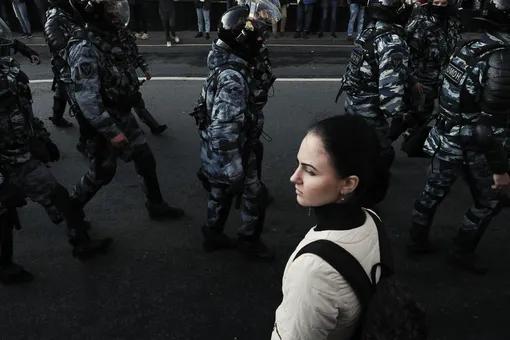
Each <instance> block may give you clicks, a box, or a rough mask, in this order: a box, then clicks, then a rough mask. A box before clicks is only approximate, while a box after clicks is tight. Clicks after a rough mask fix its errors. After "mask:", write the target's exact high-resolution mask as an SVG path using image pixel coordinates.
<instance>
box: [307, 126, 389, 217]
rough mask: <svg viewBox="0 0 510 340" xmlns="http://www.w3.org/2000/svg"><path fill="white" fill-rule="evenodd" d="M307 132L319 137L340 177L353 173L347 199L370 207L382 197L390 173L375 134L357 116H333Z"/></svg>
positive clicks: (387, 184)
mask: <svg viewBox="0 0 510 340" xmlns="http://www.w3.org/2000/svg"><path fill="white" fill-rule="evenodd" d="M308 133H312V134H314V135H316V136H317V137H319V138H320V139H321V141H322V143H323V145H324V149H325V151H326V152H327V153H328V156H329V158H330V159H331V162H332V163H333V167H334V169H335V171H336V173H337V174H338V176H339V177H340V178H346V177H349V176H353V175H354V176H357V177H358V178H359V184H358V187H357V188H356V190H355V191H354V193H353V195H352V196H351V199H350V200H351V201H354V202H355V203H357V204H360V205H362V206H364V207H367V208H370V207H373V206H374V205H376V204H377V203H379V202H381V201H382V200H383V199H384V197H385V196H386V192H387V191H388V186H389V182H390V172H389V169H388V167H387V165H386V162H385V161H384V159H383V157H382V156H381V144H380V143H379V139H378V138H377V134H376V132H375V130H374V128H372V127H371V126H370V125H368V124H367V123H366V122H365V121H364V119H363V118H361V117H359V116H333V117H329V118H326V119H323V120H320V121H318V122H316V123H315V124H313V125H312V126H311V127H310V128H309V129H308Z"/></svg>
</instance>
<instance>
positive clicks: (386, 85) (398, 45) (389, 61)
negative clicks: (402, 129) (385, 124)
mask: <svg viewBox="0 0 510 340" xmlns="http://www.w3.org/2000/svg"><path fill="white" fill-rule="evenodd" d="M377 48H378V54H379V108H380V110H381V112H382V113H383V114H384V116H385V117H388V118H389V117H397V116H402V115H405V114H406V113H407V110H406V107H405V104H404V89H405V85H406V82H407V76H408V74H407V72H408V66H409V50H408V49H407V44H406V43H405V41H403V40H402V39H400V38H398V37H397V36H396V35H393V36H392V39H391V41H389V42H379V43H378V44H377Z"/></svg>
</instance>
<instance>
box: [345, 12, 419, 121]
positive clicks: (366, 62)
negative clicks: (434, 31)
mask: <svg viewBox="0 0 510 340" xmlns="http://www.w3.org/2000/svg"><path fill="white" fill-rule="evenodd" d="M377 31H379V32H386V33H383V34H381V35H378V36H376V37H375V38H374V39H372V38H371V37H373V36H374V34H376V35H377ZM396 32H401V34H402V35H403V30H402V27H401V26H399V25H393V24H389V23H385V22H382V21H378V22H377V23H376V24H375V25H372V26H370V27H368V28H367V29H365V30H364V31H363V32H362V33H361V36H360V37H359V38H358V40H357V42H356V46H355V47H354V50H353V52H352V54H351V60H350V62H349V64H348V66H347V69H346V71H345V74H344V77H343V85H342V88H343V90H344V91H345V92H346V105H345V107H346V112H348V113H350V114H359V115H362V116H371V117H376V116H379V117H382V118H384V117H394V116H398V115H404V114H406V113H407V109H406V106H405V104H404V90H405V87H406V84H407V73H408V63H409V49H408V47H407V43H406V41H405V39H404V37H403V36H401V35H399V34H397V33H396ZM371 50H372V51H373V52H372V53H370V52H369V51H371ZM371 54H372V55H371Z"/></svg>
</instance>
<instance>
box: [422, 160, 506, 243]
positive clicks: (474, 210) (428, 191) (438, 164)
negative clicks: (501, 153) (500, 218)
mask: <svg viewBox="0 0 510 340" xmlns="http://www.w3.org/2000/svg"><path fill="white" fill-rule="evenodd" d="M460 175H462V176H463V177H464V179H465V180H466V182H467V184H468V186H469V189H470V191H471V195H472V197H473V200H474V204H473V206H472V207H471V208H469V210H468V211H467V212H466V214H465V215H464V218H463V220H462V224H461V230H462V231H466V232H473V231H475V230H477V231H478V234H479V235H478V240H479V239H480V238H481V237H482V235H483V233H484V232H485V230H486V228H487V226H488V224H489V223H490V222H491V220H492V218H493V217H494V216H496V215H497V214H498V213H499V211H500V210H501V204H500V195H499V194H498V192H496V191H495V190H493V189H492V188H491V185H492V184H493V178H492V173H491V171H490V170H489V167H488V165H487V164H486V163H480V162H478V163H471V164H469V165H463V164H456V163H450V162H446V161H443V160H440V159H438V158H437V157H434V158H433V160H432V162H431V165H430V166H429V169H428V178H427V183H426V184H425V190H424V191H423V192H422V193H421V194H420V196H419V198H418V199H417V200H416V202H415V204H414V209H413V224H417V225H421V226H424V227H430V226H431V225H432V221H433V218H434V214H435V213H436V210H437V207H438V206H439V204H441V202H442V201H443V200H444V199H445V197H446V196H447V195H448V193H449V192H450V187H451V186H452V185H453V184H454V183H455V181H456V180H457V178H458V177H459V176H460Z"/></svg>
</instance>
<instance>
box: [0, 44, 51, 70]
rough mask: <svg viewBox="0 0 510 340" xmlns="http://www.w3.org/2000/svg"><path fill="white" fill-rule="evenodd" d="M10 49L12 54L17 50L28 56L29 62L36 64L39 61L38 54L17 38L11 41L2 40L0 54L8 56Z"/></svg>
mask: <svg viewBox="0 0 510 340" xmlns="http://www.w3.org/2000/svg"><path fill="white" fill-rule="evenodd" d="M11 51H13V52H14V54H16V53H18V52H19V53H21V55H22V56H24V57H26V58H28V59H29V60H30V62H31V63H36V64H37V65H39V64H40V63H41V60H40V59H39V54H37V52H36V51H34V50H33V49H31V48H30V47H28V46H27V45H25V44H24V43H22V42H21V41H19V40H18V39H13V40H12V42H11V43H9V42H8V41H4V42H2V44H1V46H0V56H2V57H9V56H10V55H11Z"/></svg>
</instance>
